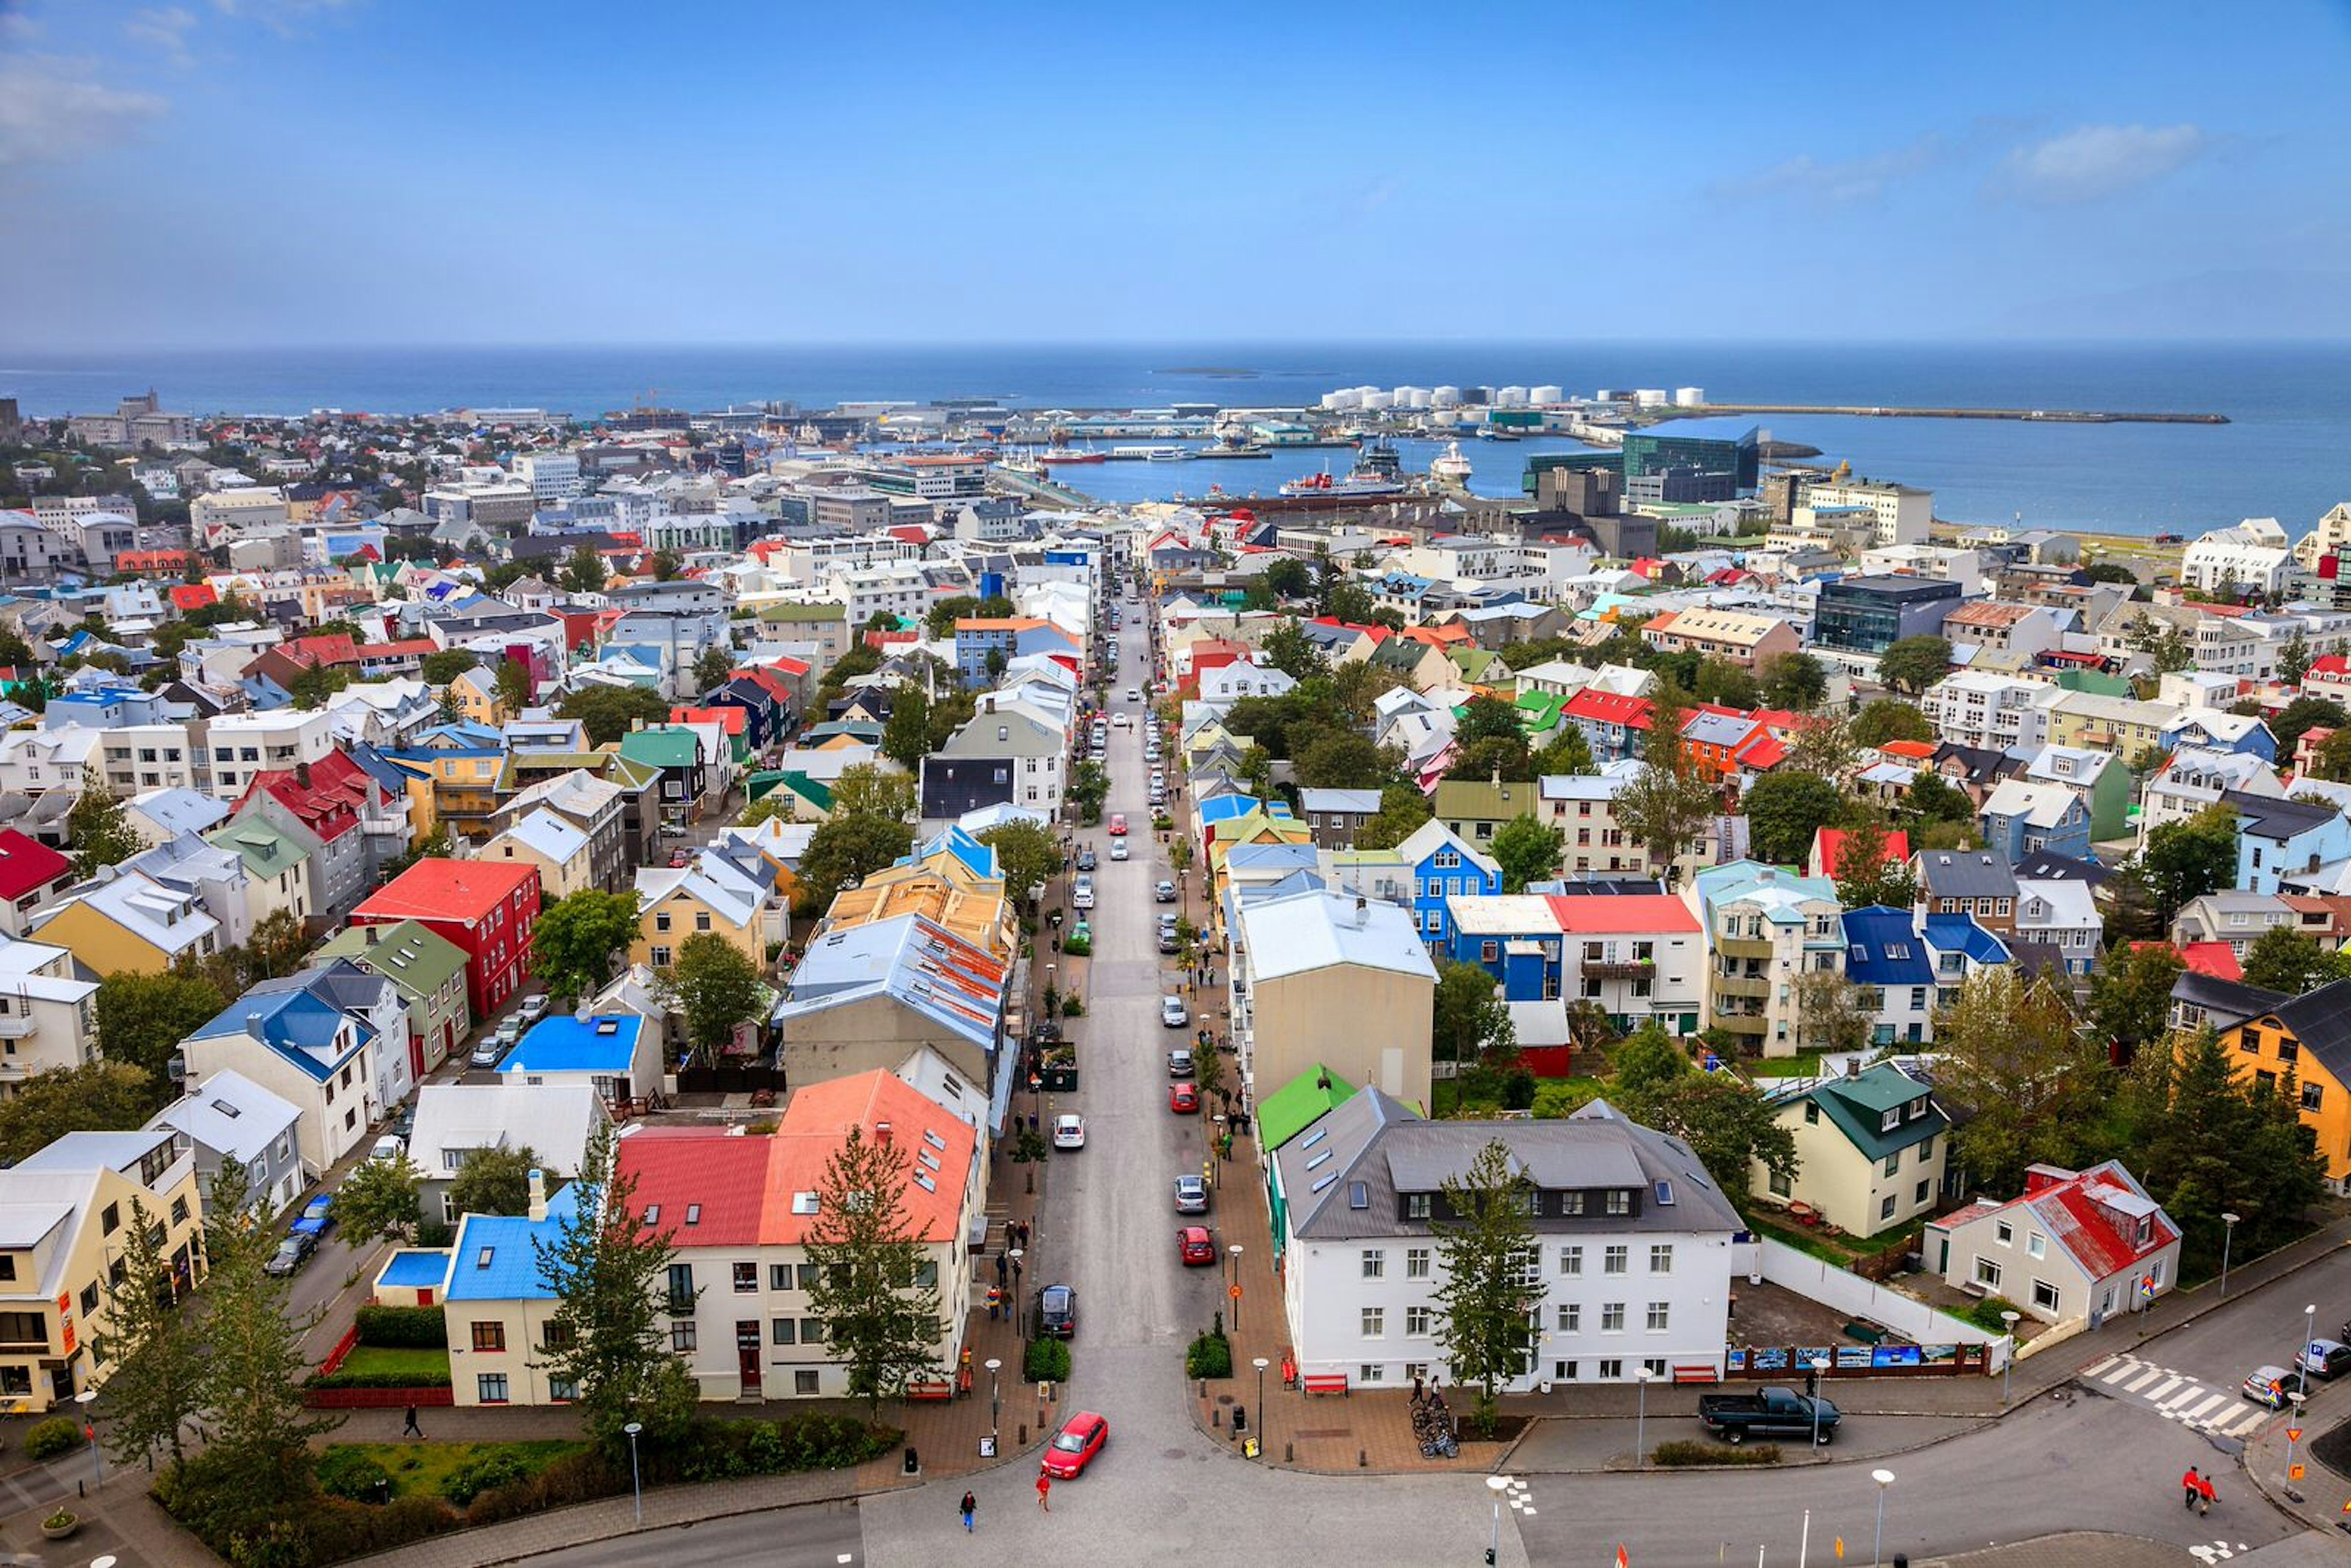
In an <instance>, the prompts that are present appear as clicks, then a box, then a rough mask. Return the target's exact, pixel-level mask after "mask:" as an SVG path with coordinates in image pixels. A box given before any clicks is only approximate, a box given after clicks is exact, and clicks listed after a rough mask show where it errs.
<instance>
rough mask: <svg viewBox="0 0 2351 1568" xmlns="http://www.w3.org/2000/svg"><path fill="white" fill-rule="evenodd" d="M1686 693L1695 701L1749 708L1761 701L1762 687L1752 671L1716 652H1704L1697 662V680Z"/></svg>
mask: <svg viewBox="0 0 2351 1568" xmlns="http://www.w3.org/2000/svg"><path fill="white" fill-rule="evenodd" d="M1690 690H1691V693H1692V695H1695V696H1696V697H1697V698H1698V701H1700V702H1702V703H1719V704H1720V705H1721V706H1724V707H1735V708H1751V707H1754V706H1756V705H1758V704H1759V703H1761V701H1762V700H1763V688H1762V687H1761V685H1759V684H1758V683H1757V681H1756V679H1755V675H1754V672H1752V671H1750V670H1749V669H1748V668H1747V667H1746V666H1745V665H1744V664H1733V663H1731V662H1730V661H1729V659H1726V658H1724V657H1723V656H1722V655H1721V654H1719V653H1708V655H1707V656H1706V657H1705V658H1703V659H1701V660H1699V661H1698V678H1697V679H1696V680H1695V681H1693V682H1692V683H1691V685H1690Z"/></svg>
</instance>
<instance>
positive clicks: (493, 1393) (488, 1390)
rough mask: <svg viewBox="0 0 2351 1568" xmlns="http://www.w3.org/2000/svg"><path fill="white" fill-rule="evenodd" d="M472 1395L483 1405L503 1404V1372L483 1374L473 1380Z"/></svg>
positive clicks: (504, 1383) (505, 1385)
mask: <svg viewBox="0 0 2351 1568" xmlns="http://www.w3.org/2000/svg"><path fill="white" fill-rule="evenodd" d="M474 1393H475V1396H477V1397H479V1398H480V1400H481V1402H482V1403H483V1404H485V1405H503V1404H505V1403H506V1402H507V1375H506V1374H505V1373H503V1372H485V1373H482V1374H480V1375H477V1376H476V1377H475V1379H474Z"/></svg>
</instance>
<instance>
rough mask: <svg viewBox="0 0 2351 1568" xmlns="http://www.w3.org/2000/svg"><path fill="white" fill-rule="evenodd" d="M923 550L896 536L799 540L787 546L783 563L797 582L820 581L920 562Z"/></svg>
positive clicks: (827, 536) (840, 535)
mask: <svg viewBox="0 0 2351 1568" xmlns="http://www.w3.org/2000/svg"><path fill="white" fill-rule="evenodd" d="M922 553H923V548H922V547H921V546H920V545H917V544H914V543H913V542H912V541H910V540H907V539H902V538H898V537H897V536H896V535H895V534H887V533H867V534H831V535H822V536H819V537H816V538H796V539H793V540H792V541H791V542H790V543H789V544H787V545H786V546H785V547H784V552H783V561H784V565H785V567H786V569H787V570H789V571H790V573H791V574H792V578H793V580H795V581H799V582H810V583H813V582H820V581H822V580H824V579H825V578H826V577H828V576H830V575H831V573H832V572H833V571H834V570H836V569H841V568H854V567H863V566H878V565H881V564H883V563H884V562H888V561H893V560H917V559H921V557H922Z"/></svg>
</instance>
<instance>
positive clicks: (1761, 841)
mask: <svg viewBox="0 0 2351 1568" xmlns="http://www.w3.org/2000/svg"><path fill="white" fill-rule="evenodd" d="M1745 805H1746V809H1747V822H1748V828H1749V831H1750V834H1751V836H1752V839H1753V842H1754V852H1755V858H1756V859H1758V860H1761V861H1769V862H1772V863H1773V864H1776V865H1801V864H1802V863H1803V862H1804V860H1805V858H1806V857H1807V856H1809V855H1810V854H1811V853H1812V850H1813V839H1814V838H1815V837H1817V836H1818V835H1819V833H1820V831H1821V830H1822V829H1823V828H1825V827H1828V826H1830V825H1831V824H1833V823H1834V822H1835V821H1836V820H1837V819H1838V818H1839V817H1841V816H1843V815H1844V795H1843V794H1842V793H1841V792H1840V791H1839V790H1838V789H1837V787H1836V786H1835V785H1834V784H1833V783H1831V782H1830V781H1829V780H1827V779H1821V778H1817V777H1815V776H1813V774H1810V773H1793V772H1790V771H1788V770H1787V769H1785V768H1782V769H1779V770H1776V771H1774V772H1771V773H1766V774H1765V775H1764V776H1763V777H1762V778H1761V779H1757V780H1756V781H1755V782H1754V783H1753V784H1751V785H1750V786H1749V787H1748V789H1747V799H1746V801H1745Z"/></svg>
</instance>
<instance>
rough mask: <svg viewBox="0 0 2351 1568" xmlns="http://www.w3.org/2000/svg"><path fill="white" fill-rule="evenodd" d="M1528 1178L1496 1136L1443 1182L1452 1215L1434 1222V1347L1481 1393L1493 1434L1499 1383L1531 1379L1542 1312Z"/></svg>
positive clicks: (1481, 1408) (1481, 1414)
mask: <svg viewBox="0 0 2351 1568" xmlns="http://www.w3.org/2000/svg"><path fill="white" fill-rule="evenodd" d="M1527 1187H1528V1183H1527V1178H1526V1177H1525V1176H1522V1175H1520V1171H1519V1168H1518V1165H1517V1162H1516V1161H1515V1160H1513V1159H1512V1158H1511V1156H1510V1148H1509V1146H1508V1145H1505V1144H1503V1143H1502V1141H1501V1140H1500V1139H1499V1138H1497V1139H1495V1140H1494V1141H1493V1142H1491V1143H1489V1144H1488V1145H1486V1146H1485V1147H1484V1148H1483V1149H1480V1150H1479V1152H1478V1156H1477V1158H1475V1159H1474V1160H1472V1161H1471V1162H1470V1164H1469V1169H1468V1173H1467V1175H1466V1176H1458V1177H1456V1176H1447V1177H1446V1178H1445V1180H1444V1183H1443V1194H1444V1207H1445V1210H1446V1212H1447V1213H1448V1214H1450V1215H1451V1216H1452V1217H1453V1218H1451V1219H1450V1220H1449V1221H1438V1222H1433V1223H1432V1224H1431V1225H1430V1227H1429V1228H1430V1232H1431V1237H1432V1239H1434V1240H1435V1242H1436V1243H1437V1275H1438V1277H1439V1278H1440V1279H1442V1280H1443V1281H1445V1282H1444V1283H1443V1284H1441V1285H1439V1286H1438V1287H1437V1294H1436V1305H1437V1348H1438V1349H1439V1350H1441V1351H1443V1352H1444V1353H1445V1359H1446V1360H1447V1363H1449V1364H1451V1366H1452V1368H1453V1376H1454V1378H1455V1380H1456V1381H1457V1382H1461V1383H1468V1384H1470V1385H1473V1386H1475V1387H1476V1388H1477V1389H1478V1391H1479V1398H1478V1416H1477V1419H1478V1420H1479V1423H1480V1424H1481V1425H1482V1426H1483V1427H1485V1428H1486V1429H1488V1430H1491V1428H1492V1424H1493V1419H1494V1396H1495V1394H1496V1392H1497V1390H1498V1388H1499V1385H1502V1384H1504V1383H1507V1382H1509V1381H1510V1380H1512V1379H1514V1378H1518V1377H1522V1376H1524V1375H1526V1372H1527V1369H1528V1367H1529V1366H1530V1365H1531V1364H1532V1360H1533V1356H1534V1349H1535V1329H1534V1320H1535V1315H1536V1314H1537V1313H1538V1312H1541V1310H1542V1299H1543V1284H1542V1275H1541V1271H1540V1270H1536V1269H1533V1268H1531V1267H1529V1260H1530V1259H1531V1258H1532V1257H1533V1256H1534V1254H1535V1251H1536V1248H1535V1240H1534V1230H1533V1228H1532V1227H1531V1225H1530V1224H1529V1223H1528V1219H1527V1204H1526V1194H1527Z"/></svg>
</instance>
